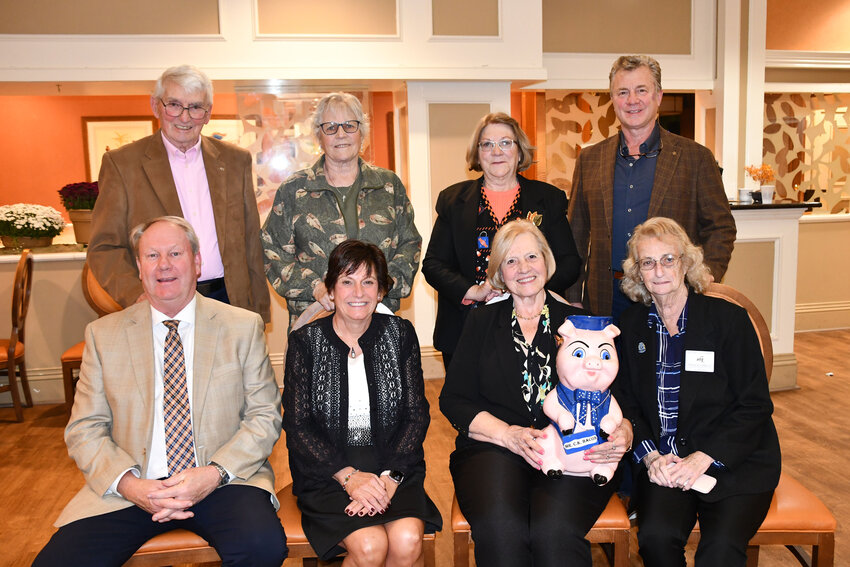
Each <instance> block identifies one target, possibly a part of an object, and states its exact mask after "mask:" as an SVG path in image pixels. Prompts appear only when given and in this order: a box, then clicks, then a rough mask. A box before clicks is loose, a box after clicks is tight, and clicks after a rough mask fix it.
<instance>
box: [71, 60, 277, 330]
mask: <svg viewBox="0 0 850 567" xmlns="http://www.w3.org/2000/svg"><path fill="white" fill-rule="evenodd" d="M150 104H151V110H152V111H153V114H154V116H156V117H157V118H158V119H159V123H160V129H159V130H158V131H157V132H154V134H153V135H152V136H147V137H145V138H142V139H140V140H137V141H135V142H132V143H130V144H126V145H124V146H121V147H120V148H117V149H114V150H111V151H108V152H106V154H104V156H103V162H102V165H101V168H100V176H99V178H98V181H99V184H100V195H99V196H98V199H97V203H96V204H95V207H94V212H93V214H92V237H91V242H90V243H89V250H88V255H87V258H86V259H87V261H88V263H89V267H90V268H91V269H92V271H93V272H94V275H95V277H96V278H97V281H98V282H99V283H100V284H101V285H102V286H103V287H104V289H106V291H108V292H109V295H111V296H112V297H114V298H115V301H117V302H118V303H120V304H121V306H122V307H129V306H130V305H133V304H134V303H136V302H137V301H141V300H142V299H144V295H143V293H144V292H143V290H142V285H141V283H140V282H139V272H138V270H137V269H136V260H135V258H134V257H133V250H132V249H131V247H130V241H129V238H128V236H127V234H128V233H129V231H130V229H131V228H133V227H134V226H136V225H137V224H139V223H142V222H145V221H147V220H150V219H152V218H154V217H159V216H163V215H175V216H180V217H183V218H185V219H186V220H188V221H189V223H190V224H191V225H192V227H193V228H194V229H195V232H196V233H197V235H198V238H199V239H200V243H201V252H202V253H203V258H204V266H203V267H202V269H201V277H200V279H199V281H198V288H197V289H198V292H199V293H201V294H202V295H204V296H206V297H211V298H213V299H216V300H219V301H222V302H224V303H230V304H232V305H235V306H237V307H242V308H244V309H248V310H250V311H253V312H255V313H259V314H260V315H261V316H262V317H263V320H264V321H265V322H267V323H268V322H269V321H270V319H271V299H270V298H269V289H268V284H267V283H266V274H265V271H264V269H263V249H262V246H261V243H260V216H259V213H258V212H257V201H256V198H255V196H254V182H253V173H252V169H251V163H252V159H253V158H252V157H251V154H250V153H249V152H248V151H246V150H244V149H242V148H239V147H237V146H235V145H233V144H228V143H226V142H222V141H221V140H217V139H215V138H211V137H207V136H201V130H202V129H203V127H204V125H205V124H206V123H207V122H209V120H210V115H211V113H212V104H213V87H212V82H211V81H210V79H209V77H207V75H206V74H205V73H204V72H203V71H201V70H200V69H197V68H196V67H192V66H191V65H181V66H178V67H171V68H169V69H166V70H165V71H164V72H163V73H162V75H161V76H160V78H159V80H157V83H156V87H155V90H154V93H153V95H152V96H151V99H150Z"/></svg>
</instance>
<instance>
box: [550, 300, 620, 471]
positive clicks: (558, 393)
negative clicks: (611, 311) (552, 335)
mask: <svg viewBox="0 0 850 567" xmlns="http://www.w3.org/2000/svg"><path fill="white" fill-rule="evenodd" d="M558 334H559V335H560V336H561V338H562V339H563V343H562V344H561V347H560V348H559V349H558V357H557V359H556V367H557V370H558V379H559V382H560V383H559V384H558V385H557V386H555V388H554V389H552V390H551V391H550V392H549V393H548V394H547V395H546V398H545V399H544V400H543V412H544V413H545V414H546V415H547V416H548V417H549V419H550V420H551V422H552V423H550V425H549V426H547V427H546V429H545V432H546V436H545V438H543V437H539V438H538V440H537V441H538V443H540V445H542V447H543V455H542V461H543V464H542V465H541V467H540V470H541V471H542V472H543V473H545V474H547V475H548V476H550V477H555V478H558V477H560V476H562V475H564V474H568V475H572V476H589V477H590V478H592V479H593V482H594V483H596V484H597V485H599V486H602V485H604V484H606V483H607V482H608V481H609V480H611V478H612V477H613V476H614V472H616V470H617V463H610V464H609V463H604V464H595V463H592V462H590V461H585V460H584V451H585V449H589V448H590V447H593V446H594V445H598V444H599V443H603V442H604V441H605V440H606V439H607V438H608V435H610V434H611V433H612V432H613V431H614V430H615V429H616V428H617V427H618V426H619V425H620V422H621V421H622V420H623V412H622V411H621V410H620V406H619V405H618V404H617V401H616V400H615V399H614V398H613V397H612V396H611V392H609V391H608V386H610V385H611V383H612V382H613V381H614V378H616V376H617V370H618V369H619V363H618V360H617V350H616V349H615V348H614V337H616V336H617V335H619V334H620V330H619V329H618V328H617V327H615V326H614V325H612V324H611V318H610V317H591V316H581V315H573V316H571V317H568V318H567V320H566V321H565V322H564V324H563V325H561V328H560V329H558Z"/></svg>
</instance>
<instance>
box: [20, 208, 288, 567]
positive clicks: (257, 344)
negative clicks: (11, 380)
mask: <svg viewBox="0 0 850 567" xmlns="http://www.w3.org/2000/svg"><path fill="white" fill-rule="evenodd" d="M131 242H132V246H133V250H134V251H135V254H136V264H137V266H138V269H139V273H140V274H141V281H142V286H143V289H144V292H145V297H146V298H147V300H146V301H143V302H140V303H138V304H136V305H134V306H131V307H129V308H127V309H125V310H124V311H120V312H118V313H113V314H111V315H107V316H106V317H103V318H102V319H98V320H97V321H94V322H93V323H91V324H90V325H89V326H88V328H87V329H86V348H85V351H84V353H83V364H82V368H81V370H80V381H79V383H78V385H77V394H76V397H75V399H74V408H73V411H72V413H71V420H70V421H69V423H68V426H67V428H66V429H65V442H66V443H67V445H68V453H69V454H70V455H71V457H72V458H73V459H74V461H76V463H77V466H78V467H79V468H80V471H82V473H83V476H84V477H85V481H86V483H85V486H83V488H82V490H80V491H79V492H78V493H77V495H76V496H74V498H73V499H72V500H71V501H70V503H69V504H68V505H67V506H66V507H65V509H64V510H63V511H62V513H61V515H60V516H59V519H58V520H57V521H56V525H57V526H60V527H59V530H58V531H57V532H56V533H55V534H54V535H53V537H52V538H51V539H50V541H49V542H48V544H47V545H46V546H45V548H44V549H43V550H42V551H41V553H40V554H39V555H38V557H36V560H35V563H34V564H33V565H36V566H38V567H41V566H59V565H62V566H91V565H98V566H110V565H116V566H118V565H122V564H123V563H124V562H125V561H126V560H127V559H128V558H130V556H132V555H133V553H134V552H135V551H136V550H137V549H138V548H139V547H140V546H141V545H142V544H143V543H144V542H145V541H147V540H148V539H150V538H151V537H153V536H155V535H158V534H161V533H163V532H166V531H169V530H173V529H176V528H184V529H187V530H190V531H193V532H195V533H197V534H199V535H200V536H202V537H203V538H204V539H206V540H207V541H208V542H209V543H210V544H211V545H212V546H213V547H215V549H216V550H217V551H218V554H219V555H220V556H221V558H222V562H223V565H263V566H265V565H268V566H272V565H274V566H275V567H277V566H279V565H280V564H281V563H282V562H283V560H284V559H285V558H286V554H287V548H286V536H285V534H284V532H283V527H282V526H281V525H280V520H279V519H278V517H277V514H276V513H275V509H276V508H277V507H278V506H279V504H278V502H277V499H276V498H275V495H274V472H273V471H272V468H271V465H270V464H269V462H268V456H269V454H271V452H272V447H273V446H274V444H275V442H276V441H277V440H278V438H279V437H280V429H281V411H280V393H279V390H278V386H277V383H276V382H275V379H274V374H273V372H272V368H271V364H270V362H269V357H268V350H267V348H266V342H265V336H264V334H263V322H262V319H261V318H260V317H259V316H258V315H256V314H254V313H250V312H248V311H245V310H244V309H239V308H236V307H231V306H229V305H225V304H223V303H221V302H218V301H214V300H211V299H208V298H205V297H203V296H201V295H200V294H198V293H196V291H195V282H196V280H197V278H198V274H200V272H201V255H200V253H199V251H198V250H199V247H198V239H197V237H196V236H195V233H194V231H193V230H192V227H191V226H190V225H189V224H188V223H187V222H186V221H185V220H184V219H182V218H180V217H160V218H157V219H154V220H152V221H150V222H147V223H145V224H142V225H139V226H138V227H136V228H135V229H133V232H132V234H131Z"/></svg>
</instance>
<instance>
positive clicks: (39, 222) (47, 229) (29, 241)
mask: <svg viewBox="0 0 850 567" xmlns="http://www.w3.org/2000/svg"><path fill="white" fill-rule="evenodd" d="M63 228H65V219H64V218H62V213H60V212H59V211H57V210H56V209H54V208H53V207H45V206H44V205H31V204H28V203H16V204H14V205H3V206H2V207H0V239H2V241H3V246H5V247H6V248H38V247H40V246H50V243H51V242H53V237H54V236H57V235H58V234H59V233H60V232H62V229H63Z"/></svg>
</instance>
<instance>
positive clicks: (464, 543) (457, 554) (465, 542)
mask: <svg viewBox="0 0 850 567" xmlns="http://www.w3.org/2000/svg"><path fill="white" fill-rule="evenodd" d="M452 535H453V539H454V558H455V561H454V567H469V535H470V534H469V532H454V534H452Z"/></svg>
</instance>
